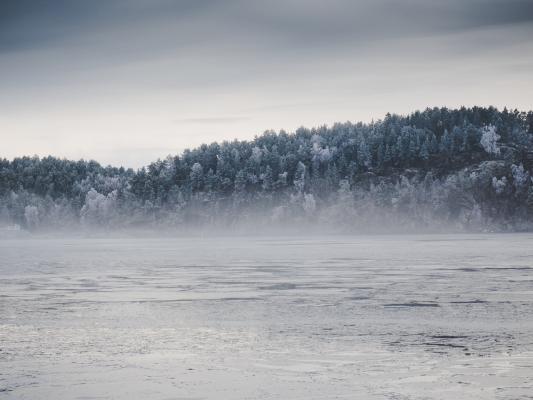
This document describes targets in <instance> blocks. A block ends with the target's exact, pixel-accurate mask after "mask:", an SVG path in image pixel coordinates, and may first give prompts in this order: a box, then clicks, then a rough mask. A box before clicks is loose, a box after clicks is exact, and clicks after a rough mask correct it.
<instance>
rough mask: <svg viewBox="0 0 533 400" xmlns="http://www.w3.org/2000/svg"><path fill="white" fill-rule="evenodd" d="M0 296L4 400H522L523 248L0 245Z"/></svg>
mask: <svg viewBox="0 0 533 400" xmlns="http://www.w3.org/2000/svg"><path fill="white" fill-rule="evenodd" d="M0 289H1V292H0V398H16V399H100V398H113V399H148V398H149V399H181V400H185V399H321V400H322V399H332V398H339V399H354V398H358V399H454V400H455V399H493V398H494V399H500V398H501V399H509V398H512V399H520V398H522V399H531V398H533V397H532V396H533V235H530V234H512V235H511V234H509V235H462V236H458V235H454V236H446V235H432V236H396V237H394V236H371V237H340V236H339V237H325V238H317V237H314V238H300V239H295V238H275V237H269V238H265V237H263V238H242V237H240V238H223V239H221V238H188V239H105V240H104V239H48V240H44V239H42V240H37V239H35V240H29V239H28V240H21V239H19V240H3V241H0Z"/></svg>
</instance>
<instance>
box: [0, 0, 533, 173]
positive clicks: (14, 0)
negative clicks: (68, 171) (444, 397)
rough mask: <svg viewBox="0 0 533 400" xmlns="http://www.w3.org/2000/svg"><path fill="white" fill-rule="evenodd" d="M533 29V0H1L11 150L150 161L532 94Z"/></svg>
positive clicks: (2, 130)
mask: <svg viewBox="0 0 533 400" xmlns="http://www.w3.org/2000/svg"><path fill="white" fill-rule="evenodd" d="M532 35H533V0H446V1H443V0H401V1H400V0H329V1H323V0H269V1H260V0H224V1H223V0H95V1H87V0H3V1H1V2H0V85H1V86H0V87H2V90H1V91H0V142H1V143H2V151H3V152H4V153H3V154H0V156H14V155H20V154H34V153H38V154H47V153H49V152H57V153H56V154H58V155H61V156H67V157H69V156H71V157H77V156H80V155H82V156H83V157H90V158H99V157H102V159H103V161H105V162H120V160H121V159H123V158H124V157H126V156H127V157H129V158H128V160H130V161H131V160H133V158H135V159H136V160H138V161H137V163H135V161H131V163H132V164H130V165H135V164H136V165H135V166H138V165H140V164H142V163H145V162H148V161H149V160H150V159H151V158H153V156H154V153H155V152H157V151H159V150H155V149H154V143H155V142H157V146H156V147H157V149H161V152H162V153H163V154H162V156H164V155H166V153H167V152H164V151H163V149H165V148H168V149H169V151H176V149H183V148H185V147H190V146H194V145H197V144H199V143H201V142H203V141H210V140H221V139H232V138H234V137H239V138H247V137H253V135H255V134H257V133H260V132H262V131H264V130H266V129H270V128H273V129H280V128H285V129H287V130H290V129H294V128H295V127H297V126H299V125H302V124H303V125H307V126H309V125H315V124H321V123H331V122H334V121H338V120H342V121H344V120H348V119H352V120H353V119H366V120H369V119H371V118H380V117H381V116H382V115H383V114H384V113H385V112H388V111H391V112H409V111H411V110H412V109H413V108H423V107H426V106H433V105H448V106H458V105H462V104H466V105H469V104H470V105H471V104H481V105H483V104H494V105H507V106H509V107H514V106H517V107H523V108H533V104H532V103H531V98H530V95H529V93H530V92H531V91H533V81H532V80H531V79H530V78H528V74H527V72H528V69H527V68H528V66H531V65H532V64H533V55H532V54H533V43H532V41H531V37H533V36H532ZM177 116H179V118H178V119H176V117H177ZM44 136H46V137H48V138H56V140H57V143H53V141H52V140H46V141H44V140H42V139H40V138H42V137H44ZM132 146H134V147H135V149H138V150H136V151H135V156H131V154H133V153H131V152H130V150H128V149H131V147H132ZM143 149H145V150H143ZM143 152H144V156H142V154H143ZM128 154H129V155H130V156H128ZM130 161H128V162H130Z"/></svg>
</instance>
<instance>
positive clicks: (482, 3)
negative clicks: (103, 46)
mask: <svg viewBox="0 0 533 400" xmlns="http://www.w3.org/2000/svg"><path fill="white" fill-rule="evenodd" d="M0 7H1V8H0V51H9V50H17V49H26V48H32V47H40V46H47V45H54V43H64V42H74V43H75V42H76V39H77V38H80V37H83V36H84V35H87V34H91V33H94V32H98V31H101V32H103V33H104V34H107V35H108V36H107V40H109V41H113V40H124V38H123V37H122V36H120V35H115V34H114V33H115V32H117V31H120V30H121V29H123V28H125V27H126V28H127V29H128V30H131V29H132V28H133V29H134V30H135V28H137V32H136V33H135V34H134V35H133V38H135V37H137V35H138V36H142V31H143V29H146V27H147V26H151V27H152V30H151V33H150V36H149V37H148V38H144V39H145V40H147V41H148V42H150V41H152V42H154V44H155V43H156V42H160V41H161V40H162V41H163V44H164V45H167V46H171V47H176V46H179V45H180V44H182V43H183V38H184V37H186V38H187V39H189V40H191V41H194V40H195V39H197V37H196V36H201V35H202V34H205V35H206V36H208V37H209V39H210V40H211V41H212V43H213V45H216V43H220V42H221V41H223V40H224V39H226V40H231V43H233V44H235V45H238V44H239V43H241V42H247V41H249V40H254V41H256V43H257V44H258V45H262V46H269V45H274V46H276V47H281V48H284V47H287V48H291V46H297V47H296V48H295V49H296V50H298V49H300V47H299V46H304V47H305V46H306V45H308V46H311V47H312V46H317V45H320V44H322V43H326V44H338V43H336V42H340V44H342V43H349V44H352V45H357V44H358V42H361V43H364V42H365V41H369V40H372V39H380V38H393V37H405V36H415V37H416V36H418V35H428V34H429V35H431V34H439V33H446V32H456V31H460V30H469V29H477V28H483V27H487V26H494V25H502V24H520V23H533V0H470V1H460V0H446V1H440V0H439V1H437V0H405V1H395V0H362V1H353V0H330V1H317V0H306V1H304V0H271V1H249V0H246V1H245V0H228V1H219V0H178V1H171V0H156V1H148V0H146V1H141V0H133V1H132V0H130V1H127V0H109V1H103V0H100V1H85V0H83V1H82V0H53V1H50V0H48V1H46V0H4V1H2V2H1V5H0ZM188 22H189V23H188ZM191 22H194V24H192V23H191ZM158 24H162V29H161V32H160V34H157V29H156V28H157V25H158ZM154 31H155V33H154ZM144 44H145V43H144Z"/></svg>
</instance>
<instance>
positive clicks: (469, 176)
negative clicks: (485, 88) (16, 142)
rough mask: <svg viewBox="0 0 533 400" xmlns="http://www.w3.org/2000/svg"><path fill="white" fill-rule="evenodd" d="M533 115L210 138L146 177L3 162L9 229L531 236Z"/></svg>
mask: <svg viewBox="0 0 533 400" xmlns="http://www.w3.org/2000/svg"><path fill="white" fill-rule="evenodd" d="M532 176H533V112H531V111H529V112H520V111H517V110H515V111H509V110H507V109H504V110H503V111H499V110H497V109H496V108H493V107H489V108H481V107H474V108H464V107H463V108H460V109H447V108H432V109H429V108H428V109H426V110H425V111H417V112H414V113H412V114H410V115H408V116H399V115H391V114H387V115H386V116H385V117H384V118H383V119H382V120H378V121H374V122H371V123H351V122H346V123H337V124H334V125H333V126H330V127H328V126H322V127H317V128H313V129H307V128H299V129H298V130H296V132H294V133H286V132H284V131H280V132H273V131H267V132H265V133H264V134H262V135H260V136H258V137H256V138H255V139H253V140H250V141H232V142H228V141H224V142H222V143H211V144H204V145H202V146H200V147H198V148H195V149H191V150H185V151H184V152H183V153H182V154H179V155H171V156H168V157H167V158H166V159H164V160H157V161H155V162H153V163H151V164H150V165H148V166H147V167H144V168H141V169H139V170H137V171H134V170H132V169H124V168H117V167H111V166H107V167H104V166H102V165H100V164H98V163H97V162H95V161H84V160H80V161H70V160H66V159H59V158H54V157H44V158H39V157H20V158H15V159H13V160H7V159H0V227H2V226H3V227H4V229H5V227H20V228H21V229H24V230H31V231H43V230H54V229H72V228H76V229H88V228H97V229H106V230H107V229H126V228H150V229H169V228H170V229H187V228H190V227H204V228H209V229H216V228H220V229H227V228H230V227H244V226H246V227H253V229H254V230H260V229H261V228H262V227H270V226H279V227H291V226H300V227H302V226H304V227H311V226H316V227H320V229H331V230H334V231H339V232H372V231H380V230H381V229H383V230H386V231H388V232H391V231H406V232H408V231H415V230H418V231H420V230H427V231H445V230H452V231H458V230H459V231H460V230H466V231H524V230H531V229H532V228H533V178H532Z"/></svg>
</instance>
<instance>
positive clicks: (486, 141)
mask: <svg viewBox="0 0 533 400" xmlns="http://www.w3.org/2000/svg"><path fill="white" fill-rule="evenodd" d="M499 139H500V135H498V134H497V133H496V127H495V126H494V125H489V126H486V127H484V128H483V133H482V135H481V141H480V144H481V146H482V147H483V149H484V150H485V151H486V152H487V153H489V154H500V148H499V147H498V140H499Z"/></svg>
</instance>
